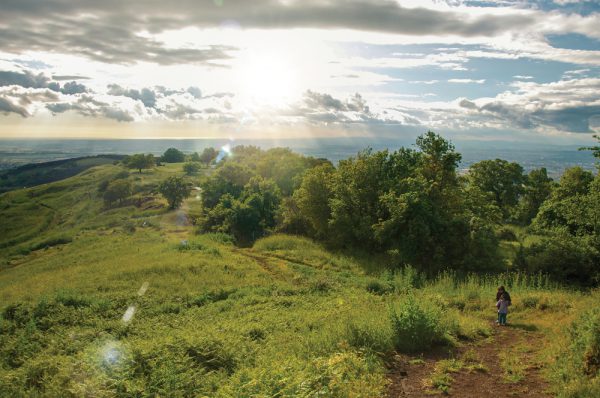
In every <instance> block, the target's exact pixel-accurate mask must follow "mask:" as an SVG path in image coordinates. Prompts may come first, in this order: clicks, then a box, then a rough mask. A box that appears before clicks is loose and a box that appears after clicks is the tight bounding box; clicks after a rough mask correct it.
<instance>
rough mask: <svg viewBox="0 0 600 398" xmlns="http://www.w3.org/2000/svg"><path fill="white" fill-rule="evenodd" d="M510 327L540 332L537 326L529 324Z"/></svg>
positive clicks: (511, 324) (515, 324) (516, 324)
mask: <svg viewBox="0 0 600 398" xmlns="http://www.w3.org/2000/svg"><path fill="white" fill-rule="evenodd" d="M508 326H509V327H511V328H515V329H521V330H525V331H527V332H537V331H538V330H539V329H538V327H537V326H535V325H532V324H529V323H509V324H508Z"/></svg>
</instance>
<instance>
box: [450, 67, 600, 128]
mask: <svg viewBox="0 0 600 398" xmlns="http://www.w3.org/2000/svg"><path fill="white" fill-rule="evenodd" d="M514 86H515V88H516V91H510V92H505V93H502V94H500V95H498V96H496V97H495V98H491V99H490V98H488V99H486V98H483V99H479V100H476V101H469V100H466V99H462V100H461V101H460V102H459V103H458V105H459V107H461V108H463V109H466V110H468V114H469V115H470V116H480V117H483V118H484V120H488V121H492V123H496V122H499V123H501V124H502V125H503V126H504V127H511V126H513V127H519V128H522V129H537V130H542V131H544V130H546V131H547V130H553V131H559V132H569V133H593V132H595V130H594V129H593V128H592V121H593V120H594V119H595V118H597V117H600V96H598V92H600V79H597V78H582V79H571V80H561V81H558V82H552V83H534V82H523V81H519V82H516V83H514Z"/></svg>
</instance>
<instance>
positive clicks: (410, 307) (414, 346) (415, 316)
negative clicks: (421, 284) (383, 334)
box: [390, 295, 444, 352]
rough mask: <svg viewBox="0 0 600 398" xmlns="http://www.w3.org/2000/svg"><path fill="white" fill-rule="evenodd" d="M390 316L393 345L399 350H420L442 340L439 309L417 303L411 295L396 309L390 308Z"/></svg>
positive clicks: (442, 332)
mask: <svg viewBox="0 0 600 398" xmlns="http://www.w3.org/2000/svg"><path fill="white" fill-rule="evenodd" d="M390 317H391V322H392V329H393V331H394V342H395V347H396V349H397V350H399V351H402V352H415V351H422V350H426V349H428V348H430V347H431V346H432V345H433V344H434V343H438V342H442V341H443V340H444V331H443V330H442V329H441V328H440V321H441V316H440V312H439V310H436V309H435V308H432V307H431V306H426V305H423V304H420V303H418V302H417V300H416V299H415V297H414V296H413V295H409V296H408V297H407V298H406V299H405V300H404V302H402V303H401V305H400V307H399V308H398V309H397V310H395V309H392V311H391V313H390Z"/></svg>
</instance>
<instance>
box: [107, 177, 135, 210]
mask: <svg viewBox="0 0 600 398" xmlns="http://www.w3.org/2000/svg"><path fill="white" fill-rule="evenodd" d="M130 195H131V183H130V182H129V181H127V180H115V181H111V182H110V183H109V184H108V186H107V187H106V190H105V191H104V193H103V195H102V198H103V199H104V203H105V204H106V206H112V205H113V204H114V203H115V202H118V203H119V204H122V203H123V201H124V200H125V199H127V198H128V197H129V196H130Z"/></svg>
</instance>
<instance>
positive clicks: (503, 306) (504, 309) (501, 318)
mask: <svg viewBox="0 0 600 398" xmlns="http://www.w3.org/2000/svg"><path fill="white" fill-rule="evenodd" d="M506 296H507V295H506V293H502V295H501V296H500V300H498V302H497V303H496V308H498V321H497V323H498V325H499V326H506V316H507V315H508V306H509V305H510V301H508V300H507V299H506Z"/></svg>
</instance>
